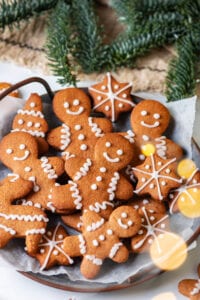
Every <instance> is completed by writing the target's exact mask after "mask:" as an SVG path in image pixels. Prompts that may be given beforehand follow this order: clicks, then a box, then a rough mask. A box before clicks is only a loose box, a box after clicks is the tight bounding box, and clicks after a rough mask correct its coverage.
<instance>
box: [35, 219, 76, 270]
mask: <svg viewBox="0 0 200 300" xmlns="http://www.w3.org/2000/svg"><path fill="white" fill-rule="evenodd" d="M67 236H68V234H67V233H66V230H65V229H64V227H63V226H61V224H60V223H58V224H57V226H56V227H55V228H51V229H48V231H47V232H46V234H44V235H43V236H42V238H41V240H40V243H39V245H38V251H37V252H36V253H34V255H32V256H33V257H35V258H36V259H37V260H38V261H39V262H40V265H41V268H40V270H41V271H42V270H44V269H49V268H51V267H53V266H56V265H65V266H67V265H69V264H73V260H72V259H71V258H70V257H69V256H68V255H67V253H66V252H64V250H63V241H64V239H65V238H66V237H67Z"/></svg>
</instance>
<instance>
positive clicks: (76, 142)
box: [47, 88, 112, 171]
mask: <svg viewBox="0 0 200 300" xmlns="http://www.w3.org/2000/svg"><path fill="white" fill-rule="evenodd" d="M53 110H54V112H55V114H56V116H57V117H58V118H59V120H60V121H61V122H63V124H62V125H61V126H59V127H57V128H55V129H53V130H52V131H51V132H50V133H49V134H48V138H47V140H48V143H49V144H50V145H51V146H53V147H55V148H57V149H59V150H61V151H62V154H63V157H64V159H65V160H69V159H70V160H71V159H72V160H73V162H74V164H75V165H77V166H78V169H76V171H77V170H79V169H80V168H81V167H82V165H81V164H80V163H78V162H79V159H80V158H84V163H86V164H87V159H90V158H92V156H93V152H94V146H95V144H96V142H97V140H98V139H99V138H100V137H102V136H104V134H105V133H107V132H111V131H112V124H111V122H110V121H109V120H106V119H103V118H93V117H90V112H91V104H90V99H89V97H88V96H87V95H86V94H85V93H84V92H83V91H82V90H80V89H77V88H67V89H64V90H61V91H59V92H58V93H56V95H55V97H54V99H53ZM74 167H75V166H74ZM83 168H84V166H83Z"/></svg>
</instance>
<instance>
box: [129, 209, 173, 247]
mask: <svg viewBox="0 0 200 300" xmlns="http://www.w3.org/2000/svg"><path fill="white" fill-rule="evenodd" d="M142 211H143V213H144V217H145V220H146V223H147V225H145V224H142V225H141V226H142V227H143V228H145V229H146V234H145V236H144V238H143V239H142V240H140V241H139V242H138V243H136V244H135V245H134V249H139V248H140V247H142V246H143V245H144V243H145V241H146V240H147V239H148V238H149V237H150V236H152V237H153V238H154V239H155V242H156V245H157V249H158V252H159V253H161V248H160V245H159V242H158V239H157V235H156V233H159V234H160V233H168V234H171V235H172V236H174V234H173V233H171V232H169V231H166V230H164V229H162V228H158V226H160V227H161V226H162V224H163V222H164V221H165V220H166V219H167V218H168V217H169V216H168V215H165V216H164V217H162V218H161V219H160V220H158V221H157V222H155V223H154V224H153V223H152V222H151V220H150V218H149V217H148V214H147V212H146V208H145V207H144V206H143V207H142ZM145 220H144V221H145ZM154 220H155V219H154ZM144 221H143V223H144Z"/></svg>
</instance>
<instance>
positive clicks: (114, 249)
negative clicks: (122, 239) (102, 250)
mask: <svg viewBox="0 0 200 300" xmlns="http://www.w3.org/2000/svg"><path fill="white" fill-rule="evenodd" d="M121 246H123V244H122V243H115V244H114V245H113V246H112V248H111V250H110V253H109V257H110V258H111V259H112V258H113V257H115V255H116V254H117V252H118V251H119V248H120V247H121Z"/></svg>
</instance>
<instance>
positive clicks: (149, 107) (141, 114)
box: [131, 100, 170, 137]
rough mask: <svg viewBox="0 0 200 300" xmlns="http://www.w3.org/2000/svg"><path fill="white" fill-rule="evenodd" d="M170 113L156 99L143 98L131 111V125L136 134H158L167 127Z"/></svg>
mask: <svg viewBox="0 0 200 300" xmlns="http://www.w3.org/2000/svg"><path fill="white" fill-rule="evenodd" d="M169 120H170V114H169V111H168V109H167V108H166V107H165V106H164V105H163V104H161V103H160V102H158V101H155V100H144V101H141V102H140V103H139V104H137V105H136V107H135V108H134V110H133V111H132V113H131V125H132V128H133V131H134V132H135V133H136V134H143V135H144V134H146V135H150V136H151V137H157V136H160V135H161V134H162V133H163V132H164V131H165V130H166V128H167V127H168V124H169Z"/></svg>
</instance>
